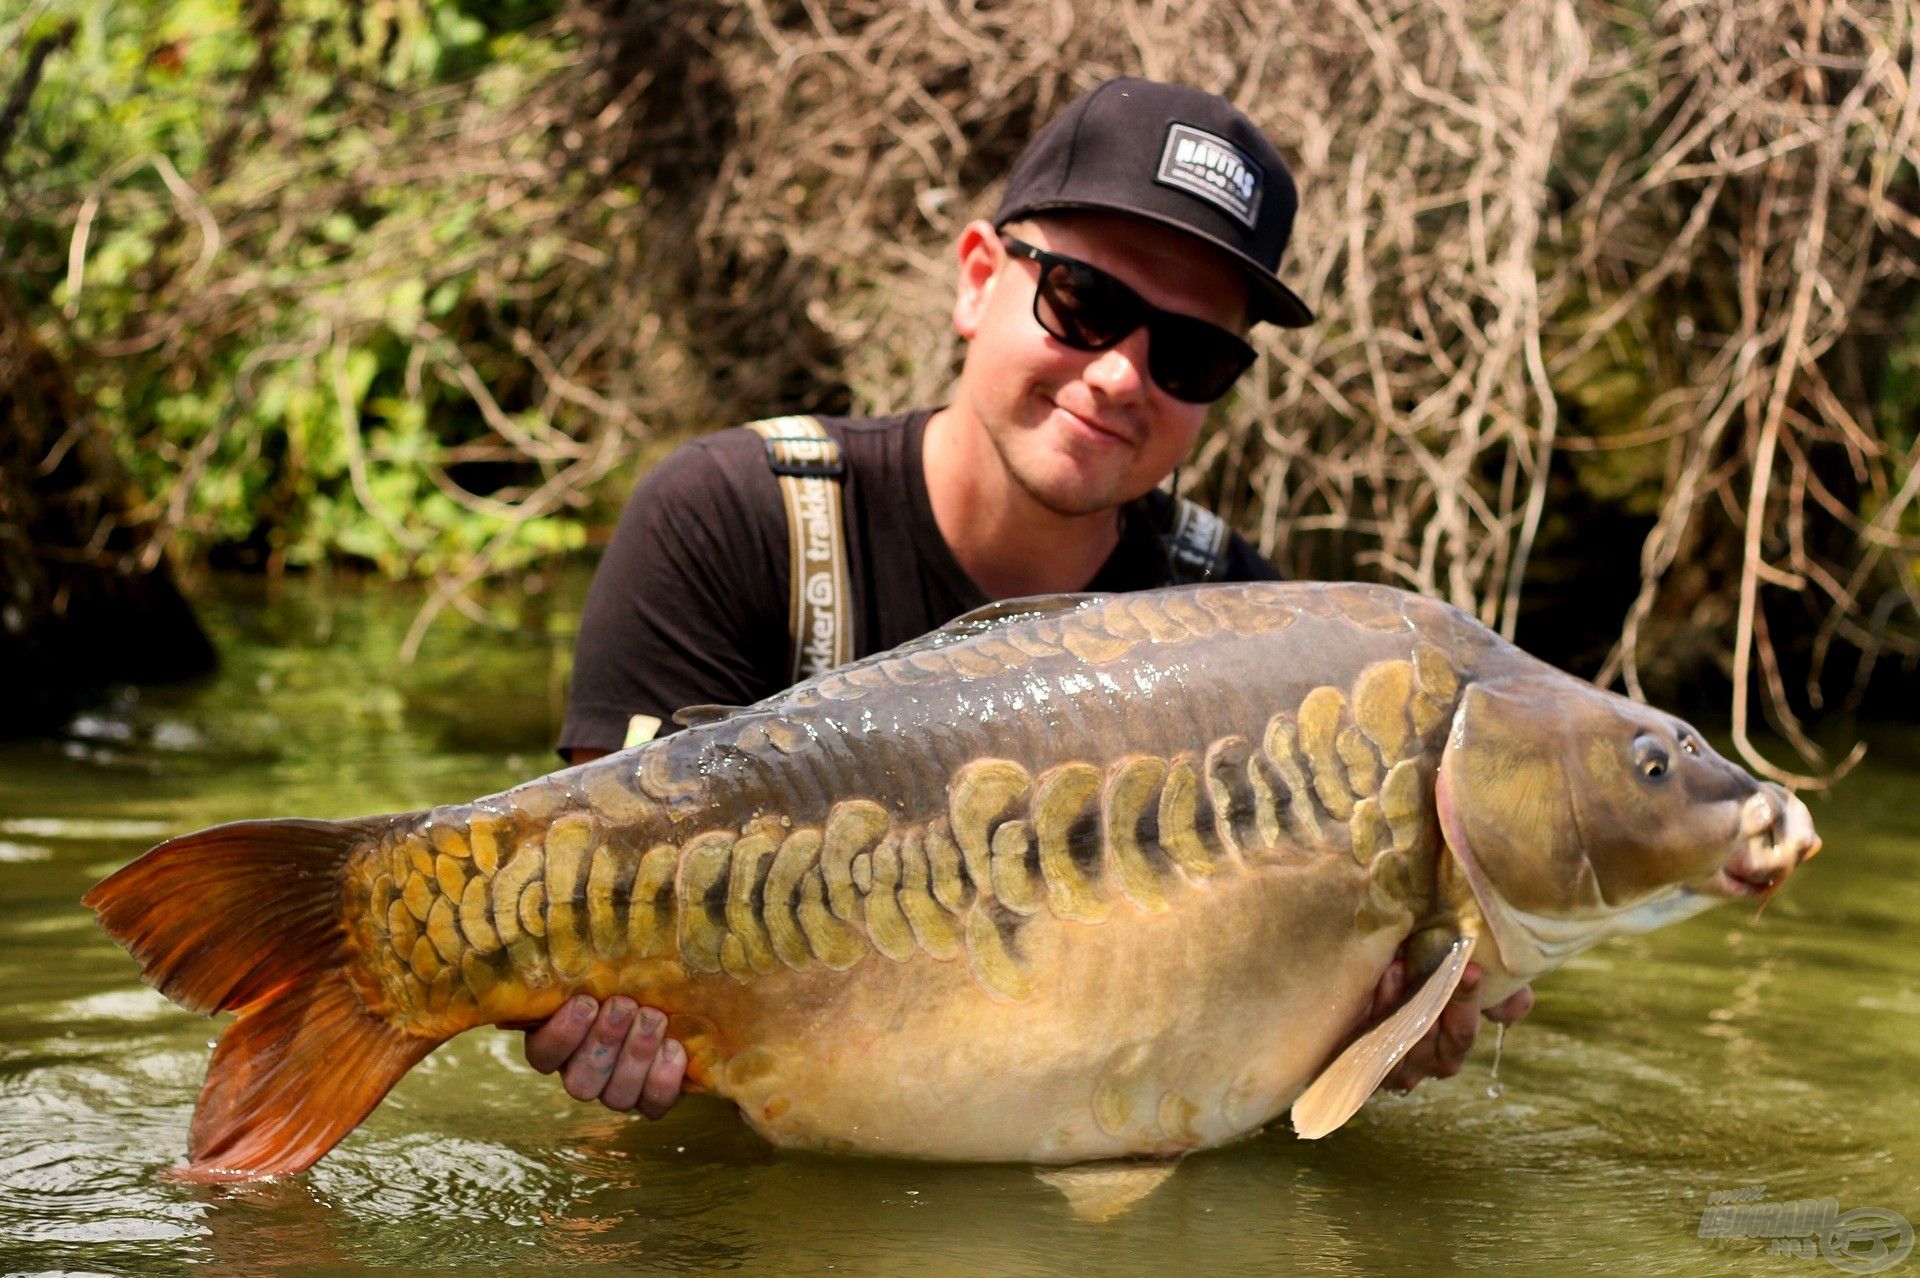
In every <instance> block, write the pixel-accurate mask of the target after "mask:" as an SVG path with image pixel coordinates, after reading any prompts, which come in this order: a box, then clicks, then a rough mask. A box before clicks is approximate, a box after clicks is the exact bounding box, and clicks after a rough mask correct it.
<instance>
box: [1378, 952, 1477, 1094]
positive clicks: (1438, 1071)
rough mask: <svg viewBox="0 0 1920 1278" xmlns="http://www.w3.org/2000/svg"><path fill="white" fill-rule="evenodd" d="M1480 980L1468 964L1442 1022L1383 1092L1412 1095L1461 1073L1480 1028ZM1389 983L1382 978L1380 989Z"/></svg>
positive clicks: (1387, 1080)
mask: <svg viewBox="0 0 1920 1278" xmlns="http://www.w3.org/2000/svg"><path fill="white" fill-rule="evenodd" d="M1396 966H1397V964H1396ZM1389 973H1391V969H1389ZM1480 979H1481V974H1480V966H1479V964H1477V963H1469V964H1467V970H1466V974H1465V975H1464V976H1462V977H1461V978H1460V985H1459V987H1458V988H1457V989H1455V990H1454V992H1453V997H1452V998H1451V999H1449V1000H1448V1002H1447V1005H1446V1006H1445V1007H1444V1008H1442V1009H1441V1011H1440V1016H1439V1018H1438V1019H1437V1020H1436V1021H1435V1022H1434V1024H1433V1025H1432V1026H1431V1027H1430V1028H1429V1029H1428V1030H1427V1032H1426V1034H1425V1035H1424V1036H1422V1037H1421V1039H1420V1041H1419V1042H1417V1043H1415V1044H1414V1045H1413V1047H1412V1049H1411V1050H1409V1051H1408V1052H1407V1054H1406V1055H1405V1056H1404V1057H1402V1058H1401V1060H1400V1063H1399V1064H1398V1065H1396V1066H1394V1069H1393V1072H1392V1073H1390V1074H1388V1075H1387V1077H1386V1078H1385V1079H1384V1080H1382V1082H1381V1084H1380V1086H1381V1088H1382V1089H1384V1090H1389V1091H1396V1092H1410V1091H1412V1090H1413V1089H1414V1088H1415V1087H1418V1086H1419V1085H1420V1084H1421V1083H1423V1082H1425V1081H1426V1080H1427V1079H1429V1078H1452V1077H1453V1076H1454V1075H1455V1074H1458V1073H1459V1072H1460V1067H1461V1066H1462V1065H1464V1064H1465V1063H1466V1059H1467V1053H1468V1051H1470V1050H1471V1049H1472V1047H1473V1040H1474V1036H1475V1034H1476V1033H1477V1032H1478V1030H1479V1028H1480V1011H1479V1009H1478V1008H1477V1007H1476V1006H1475V1005H1474V1001H1473V1000H1474V996H1475V995H1477V994H1478V993H1479V991H1480ZM1386 983H1387V982H1386V979H1385V978H1382V980H1381V987H1382V988H1384V987H1385V986H1386ZM1377 993H1378V991H1376V995H1377Z"/></svg>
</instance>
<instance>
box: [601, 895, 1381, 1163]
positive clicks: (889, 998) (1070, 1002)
mask: <svg viewBox="0 0 1920 1278" xmlns="http://www.w3.org/2000/svg"><path fill="white" fill-rule="evenodd" d="M1362 886H1364V885H1363V884H1361V883H1360V882H1359V875H1358V874H1357V873H1356V872H1355V871H1354V868H1353V867H1352V866H1351V863H1348V864H1347V865H1345V866H1343V865H1341V864H1340V862H1338V861H1336V860H1334V859H1333V858H1320V859H1317V860H1315V861H1313V862H1311V863H1308V864H1305V865H1302V866H1298V867H1278V866H1267V867H1261V868H1259V869H1255V870H1249V871H1248V872H1246V873H1244V874H1242V875H1237V876H1234V877H1232V878H1230V879H1227V880H1225V881H1221V882H1217V883H1210V884H1208V885H1206V886H1205V887H1204V888H1195V889H1194V890H1192V892H1191V893H1190V894H1189V895H1188V897H1187V899H1185V900H1183V901H1182V902H1180V904H1179V906H1178V907H1177V908H1175V909H1173V910H1170V911H1168V912H1166V913H1159V914H1153V913H1147V912H1145V911H1142V910H1139V909H1136V908H1132V907H1123V908H1120V909H1116V910H1115V912H1114V913H1113V914H1112V915H1110V916H1109V917H1108V918H1107V920H1106V921H1105V922H1103V923H1100V924H1083V923H1071V922H1064V921H1060V920H1056V919H1052V918H1045V919H1037V920H1035V921H1034V922H1033V923H1030V924H1029V926H1028V927H1027V929H1026V930H1025V931H1024V932H1023V935H1022V941H1023V943H1024V944H1025V946H1026V952H1025V954H1024V956H1023V957H1024V960H1025V963H1026V966H1027V968H1028V970H1029V971H1030V972H1031V973H1032V976H1033V992H1032V995H1031V996H1030V997H1029V998H1028V999H1026V1000H1024V1001H1022V1002H1011V1001H1008V1000H1004V999H1000V998H996V997H994V996H993V995H991V994H990V993H989V992H987V991H986V990H984V989H983V988H982V987H981V986H980V985H979V984H978V983H977V982H975V981H973V980H971V979H970V978H969V977H968V975H967V972H966V968H965V966H964V964H960V963H953V962H947V963H942V962H938V961H935V960H933V959H931V958H929V957H927V956H925V955H921V956H918V957H915V958H913V959H910V960H908V961H907V962H904V963H893V962H890V961H888V960H886V959H885V958H883V957H881V956H879V955H873V956H870V957H869V958H868V959H867V960H865V961H863V962H862V963H861V964H860V965H859V966H858V967H856V968H855V969H853V970H851V971H849V972H845V973H824V972H820V973H815V974H812V980H811V981H810V980H809V979H808V976H809V974H805V973H794V974H785V975H782V976H776V977H774V978H772V979H770V980H767V981H765V982H755V983H754V985H753V987H752V988H747V987H737V988H734V989H726V988H723V987H717V986H716V987H715V988H713V989H711V990H702V989H698V988H689V989H688V990H687V991H686V995H687V997H688V998H689V999H690V1000H693V1001H694V1002H697V1003H699V1004H700V1008H699V1010H700V1013H701V1014H702V1019H703V1020H706V1021H708V1022H710V1023H711V1025H712V1027H713V1028H712V1031H711V1038H710V1040H708V1041H706V1042H702V1043H697V1044H696V1045H695V1048H694V1050H695V1051H696V1052H701V1053H703V1054H706V1055H709V1056H710V1057H711V1058H712V1061H713V1064H712V1070H711V1074H712V1086H713V1089H714V1090H715V1091H716V1092H718V1093H719V1094H720V1095H722V1096H725V1097H727V1098H729V1099H731V1100H733V1101H735V1102H736V1103H737V1104H738V1105H739V1107H740V1111H741V1114H742V1115H743V1117H744V1118H745V1119H746V1121H747V1122H748V1123H749V1124H751V1125H752V1126H753V1127H754V1128H755V1129H756V1130H758V1131H759V1132H760V1133H761V1134H762V1135H764V1136H765V1137H766V1138H767V1139H768V1140H770V1141H772V1142H774V1143H775V1144H778V1145H782V1146H787V1147H794V1148H810V1149H821V1150H829V1151H834V1152H859V1153H867V1154H876V1155H889V1156H896V1157H910V1158H934V1159H956V1160H987V1161H1000V1160H1006V1161H1031V1162H1047V1163H1063V1162H1075V1161H1080V1160H1085V1159H1095V1158H1109V1157H1117V1156H1125V1155H1143V1154H1145V1155H1165V1154H1176V1153H1181V1152H1184V1151H1187V1150H1191V1149H1196V1148H1202V1147H1205V1146H1210V1145H1217V1144H1220V1143H1222V1142H1224V1141H1229V1140H1232V1139H1234V1138H1236V1137H1238V1136H1242V1135H1245V1134H1246V1133H1248V1132H1251V1131H1253V1130H1254V1129H1256V1128H1258V1127H1260V1126H1261V1125H1262V1124H1264V1123H1266V1122H1268V1121H1269V1120H1271V1119H1272V1118H1273V1117H1275V1116H1276V1115H1277V1114H1279V1113H1280V1112H1281V1111H1282V1110H1284V1108H1285V1107H1286V1106H1287V1105H1288V1104H1289V1103H1290V1102H1291V1101H1292V1099H1293V1097H1294V1096H1295V1095H1297V1094H1298V1093H1299V1091H1300V1090H1301V1089H1302V1088H1304V1086H1305V1085H1306V1084H1307V1083H1308V1082H1309V1081H1311V1079H1312V1078H1313V1076H1314V1074H1315V1073H1316V1072H1317V1071H1318V1070H1319V1068H1320V1067H1321V1066H1322V1065H1323V1064H1324V1063H1325V1062H1326V1061H1327V1060H1328V1059H1329V1058H1330V1057H1331V1055H1332V1054H1333V1053H1334V1052H1335V1050H1336V1049H1337V1048H1338V1047H1339V1046H1340V1045H1341V1044H1342V1043H1343V1042H1344V1041H1345V1040H1346V1038H1347V1037H1348V1036H1349V1035H1350V1034H1351V1032H1352V1031H1353V1030H1354V1029H1355V1028H1356V1026H1357V1025H1358V1023H1359V1021H1360V1019H1361V1017H1362V1016H1363V1014H1364V1012H1365V1011H1366V1008H1367V1006H1368V1003H1369V1000H1370V997H1371V994H1372V991H1373V988H1374V985H1375V983H1376V982H1377V980H1378V978H1379V976H1380V974H1381V972H1382V971H1384V970H1385V968H1386V966H1387V964H1388V963H1389V962H1390V961H1391V959H1392V957H1393V954H1394V951H1395V949H1396V947H1397V945H1398V943H1399V940H1400V935H1399V934H1398V933H1396V932H1393V931H1390V930H1384V929H1382V930H1375V931H1372V932H1362V931H1359V930H1357V929H1356V927H1355V905H1356V899H1357V891H1358V888H1359V887H1362ZM809 985H811V986H812V988H811V989H809V988H808V986H809ZM639 993H641V992H640V991H636V994H639ZM703 996H704V997H703Z"/></svg>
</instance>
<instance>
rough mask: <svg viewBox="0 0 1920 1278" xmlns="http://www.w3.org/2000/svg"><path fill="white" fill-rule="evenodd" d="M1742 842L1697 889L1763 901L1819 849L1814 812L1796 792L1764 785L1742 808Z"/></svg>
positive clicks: (1740, 836) (1736, 897) (1727, 897)
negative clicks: (1792, 792) (1810, 810)
mask: <svg viewBox="0 0 1920 1278" xmlns="http://www.w3.org/2000/svg"><path fill="white" fill-rule="evenodd" d="M1738 837H1739V838H1740V840H1741V842H1740V846H1739V847H1738V848H1736V849H1735V850H1734V853H1733V855H1732V856H1730V857H1728V858H1727V860H1726V863H1725V864H1723V865H1722V866H1721V867H1720V868H1719V869H1718V870H1716V871H1714V873H1713V875H1712V877H1711V878H1709V879H1708V880H1707V881H1706V882H1705V883H1704V884H1701V885H1700V888H1699V890H1700V891H1704V892H1708V893H1711V894H1712V895H1714V896H1718V897H1723V898H1725V899H1726V900H1730V901H1751V900H1757V901H1759V902H1760V903H1761V904H1762V905H1765V904H1766V902H1767V901H1768V900H1769V899H1770V898H1771V897H1772V896H1773V894H1774V893H1775V892H1778V891H1779V890H1780V887H1781V885H1782V884H1784V883H1785V882H1786V881H1787V876H1788V875H1790V874H1792V873H1793V872H1794V871H1795V870H1797V869H1798V868H1800V864H1801V863H1802V862H1803V861H1806V860H1808V859H1809V858H1811V857H1813V856H1814V855H1816V854H1817V853H1818V852H1819V851H1820V836H1819V835H1818V834H1816V833H1814V829H1813V814H1812V813H1811V812H1809V811H1807V805H1806V804H1805V803H1802V802H1801V801H1800V798H1799V796H1798V795H1794V794H1790V793H1789V792H1787V791H1786V790H1785V789H1782V788H1781V787H1780V786H1777V785H1766V786H1762V787H1761V789H1760V790H1759V791H1758V792H1757V793H1755V794H1754V795H1753V797H1752V798H1750V799H1748V800H1747V801H1746V804H1745V805H1744V806H1743V807H1742V808H1741V809H1740V832H1739V836H1738Z"/></svg>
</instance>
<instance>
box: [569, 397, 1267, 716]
mask: <svg viewBox="0 0 1920 1278" xmlns="http://www.w3.org/2000/svg"><path fill="white" fill-rule="evenodd" d="M932 415H933V410H931V409H921V410H917V411H915V412H911V413H902V414H897V415H895V416H891V417H876V418H834V417H826V418H822V419H821V423H822V425H824V426H825V427H826V428H827V431H828V432H829V433H830V434H831V435H832V436H833V437H834V438H835V439H837V440H838V441H839V442H840V447H841V450H842V453H843V455H844V457H845V460H846V475H845V478H844V479H843V480H842V481H841V482H842V493H843V497H842V509H843V510H844V511H845V523H846V544H847V573H848V576H849V578H850V587H851V589H850V592H849V593H850V595H851V600H850V603H851V607H850V609H849V615H850V616H851V617H852V619H853V642H854V656H855V657H856V658H858V657H865V656H868V655H870V654H872V653H875V652H882V651H885V650H886V649H888V648H892V647H895V646H897V645H899V644H902V643H905V642H907V641H908V640H909V639H915V638H918V637H919V636H920V635H923V634H925V633H926V632H928V631H929V630H935V629H938V628H939V627H941V626H943V625H945V624H946V623H947V622H949V621H951V620H953V619H954V618H955V617H958V616H959V615H961V614H962V613H965V612H969V611H971V610H973V609H975V608H978V607H980V606H982V605H984V604H986V603H989V602H991V601H990V600H989V598H988V596H987V594H986V592H984V591H983V590H981V589H980V587H979V586H977V585H975V584H974V582H973V580H972V578H970V577H968V576H967V574H966V570H965V569H963V568H961V566H960V564H959V562H958V561H957V560H955V559H954V557H953V552H952V551H951V550H950V549H948V547H947V543H946V540H945V539H944V538H942V537H941V535H940V529H939V526H938V525H937V524H936V523H935V522H934V518H933V506H932V503H931V502H930V500H929V499H928V497H927V482H926V474H925V471H924V470H923V469H922V466H921V460H920V446H921V440H922V438H923V436H924V434H925V432H926V425H927V419H928V418H929V417H931V416H932ZM1171 504H1172V500H1171V498H1169V497H1168V496H1167V495H1166V494H1165V493H1160V492H1155V493H1150V494H1148V496H1147V497H1146V498H1144V499H1142V500H1141V501H1139V502H1136V503H1134V504H1133V505H1131V506H1129V507H1128V508H1127V511H1126V519H1125V521H1124V523H1123V525H1122V530H1121V537H1120V544H1119V545H1118V546H1116V547H1115V548H1114V551H1113V554H1112V555H1110V556H1109V557H1108V559H1107V561H1106V563H1105V564H1103V565H1102V566H1101V568H1100V571H1099V572H1097V573H1095V574H1094V577H1093V580H1092V581H1089V582H1088V583H1086V586H1085V589H1087V590H1094V591H1119V590H1144V589H1148V588H1151V587H1154V586H1164V585H1167V584H1168V583H1169V582H1170V581H1172V580H1173V574H1172V568H1171V566H1170V565H1169V563H1168V560H1167V552H1166V548H1165V546H1164V545H1163V544H1162V542H1161V539H1160V533H1159V529H1160V528H1161V526H1162V525H1163V524H1164V523H1165V521H1166V520H1167V518H1168V517H1169V515H1170V507H1171ZM788 575H789V573H788V559H787V519H786V509H785V506H784V505H783V503H782V500H781V496H780V487H779V481H778V480H777V479H776V478H775V476H774V473H773V471H772V469H771V467H769V466H768V464H767V454H766V446H765V444H764V442H763V441H762V440H761V438H760V436H758V435H756V434H754V433H753V432H752V431H749V430H746V429H744V428H738V429H734V430H726V431H721V432H719V433H718V434H714V435H709V436H706V437H705V438H702V439H698V440H695V441H693V442H692V443H690V444H687V445H686V446H685V447H683V448H680V449H678V450H677V451H675V452H674V453H673V454H672V455H671V456H669V457H668V458H667V459H666V460H665V461H663V462H661V463H660V464H659V465H658V466H656V467H654V469H653V470H652V471H651V472H650V473H649V474H648V475H647V476H646V478H645V479H643V480H642V481H641V482H640V484H639V486H638V487H636V488H635V489H634V492H633V496H632V497H631V498H629V499H628V501H627V506H626V509H625V510H624V511H623V512H622V513H621V516H620V523H619V526H618V527H617V528H616V529H615V531H614V534H613V541H612V542H611V543H610V544H609V545H608V547H607V552H606V555H605V556H604V557H603V558H602V559H601V561H600V567H599V569H598V570H597V571H596V572H595V573H594V577H593V585H592V586H591V587H590V588H589V590H588V591H587V603H586V608H585V611H584V612H583V613H582V615H581V618H580V636H579V639H578V641H577V642H576V644H575V647H574V666H573V690H572V695H571V697H570V699H569V703H568V706H567V719H566V723H565V725H564V726H563V727H562V728H561V730H560V742H559V748H560V749H561V750H562V751H566V750H570V749H588V750H617V749H619V748H620V746H621V744H622V743H623V742H624V741H625V739H626V735H627V723H628V720H629V719H630V718H631V717H632V716H633V715H636V714H647V715H652V716H654V717H656V718H658V719H661V720H663V724H662V727H661V729H660V731H661V733H662V735H664V734H665V733H667V732H671V731H673V730H674V725H673V723H672V721H671V719H670V717H669V716H671V715H672V713H673V712H674V711H675V710H678V709H680V708H681V707H683V706H690V705H702V704H717V705H749V704H751V703H753V702H755V701H758V700H760V699H761V698H763V697H768V696H771V695H773V694H774V693H776V692H779V691H780V690H781V689H782V688H784V687H786V686H787V683H788V677H787V675H788V670H789V669H790V662H791V653H790V650H789V644H790V642H791V640H790V639H789V637H788V634H787V618H788V596H787V589H788V585H787V579H788ZM1220 576H1221V579H1222V580H1228V581H1258V580H1268V579H1271V578H1274V577H1277V576H1278V574H1277V573H1276V572H1275V571H1274V568H1273V566H1272V565H1271V564H1270V563H1268V562H1267V560H1265V559H1264V558H1262V557H1261V555H1260V553H1259V551H1257V550H1255V549H1254V548H1253V547H1252V546H1251V545H1250V544H1248V543H1247V541H1246V540H1245V539H1243V538H1241V537H1239V536H1234V537H1232V538H1231V539H1230V541H1229V544H1228V547H1227V563H1226V568H1225V571H1224V572H1223V573H1222V574H1221V575H1220Z"/></svg>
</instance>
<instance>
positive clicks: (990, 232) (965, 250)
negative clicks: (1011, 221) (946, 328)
mask: <svg viewBox="0 0 1920 1278" xmlns="http://www.w3.org/2000/svg"><path fill="white" fill-rule="evenodd" d="M954 255H955V256H956V257H957V258H958V259H959V264H960V283H959V287H958V288H957V289H956V290H955V292H954V297H953V331H954V332H956V333H958V334H959V335H960V336H961V337H962V338H963V339H965V340H966V341H972V340H973V338H974V335H975V334H976V333H978V332H979V331H980V324H981V321H982V319H983V318H984V317H985V315H986V313H987V302H988V300H989V299H990V298H991V297H992V296H993V284H994V281H995V280H997V279H998V278H999V277H1000V263H1001V262H1002V261H1004V260H1005V259H1006V249H1004V248H1003V247H1001V244H1000V233H999V232H998V231H996V230H994V229H993V224H992V223H991V222H986V221H982V220H980V219H977V218H976V219H975V220H974V221H971V222H969V223H967V224H966V226H965V227H963V228H962V229H961V231H960V238H959V239H958V240H956V241H954Z"/></svg>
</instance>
